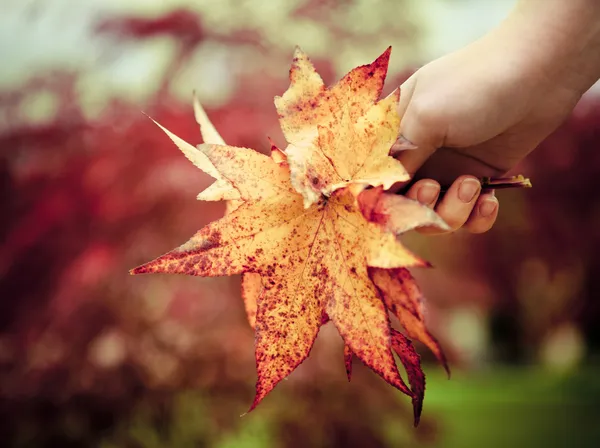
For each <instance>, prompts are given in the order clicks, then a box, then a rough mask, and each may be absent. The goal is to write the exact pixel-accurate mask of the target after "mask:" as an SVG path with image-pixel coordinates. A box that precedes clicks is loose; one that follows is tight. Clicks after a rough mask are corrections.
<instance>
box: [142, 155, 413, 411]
mask: <svg viewBox="0 0 600 448" xmlns="http://www.w3.org/2000/svg"><path fill="white" fill-rule="evenodd" d="M199 148H200V149H201V150H202V151H203V152H204V153H205V154H206V155H207V156H208V157H209V159H210V160H211V162H212V163H213V164H214V166H216V167H217V169H219V171H220V172H221V174H222V175H223V176H224V177H225V178H226V179H227V180H229V181H230V182H232V184H233V185H234V186H235V187H236V189H237V190H238V191H239V192H240V195H241V197H242V199H244V200H246V202H244V203H243V204H242V205H241V206H240V207H239V208H238V209H236V210H235V211H233V212H232V213H230V214H228V215H226V216H225V217H223V218H222V219H220V220H219V221H216V222H213V223H211V224H209V225H208V226H206V227H205V228H203V229H202V230H200V231H199V232H198V233H197V234H196V235H195V236H194V237H193V238H192V239H191V240H190V241H189V242H188V243H186V244H184V245H183V246H181V247H179V248H178V249H175V250H174V251H171V252H170V253H168V254H166V255H163V256H162V257H159V258H158V259H156V260H154V261H152V262H150V263H147V264H145V265H143V266H141V267H139V268H136V269H135V270H134V273H148V272H167V273H183V274H190V275H202V276H221V275H233V274H239V273H246V272H252V273H257V274H260V275H261V277H262V284H263V287H264V289H265V290H264V292H263V293H262V294H261V295H260V296H259V297H258V300H257V313H256V357H257V368H258V382H257V395H256V399H255V403H254V405H256V404H257V403H258V402H259V401H260V400H261V399H262V398H263V397H264V396H265V395H266V394H267V393H268V392H269V391H270V390H271V389H272V388H273V387H274V386H275V385H276V384H277V383H278V382H279V381H281V379H283V378H284V377H285V376H287V375H288V374H289V373H291V372H292V371H293V370H294V369H295V368H296V367H297V366H298V365H299V364H300V363H301V362H302V361H303V360H304V359H305V358H306V356H308V353H309V351H310V348H311V347H312V344H313V342H314V339H315V337H316V335H317V332H318V329H319V327H320V325H321V323H322V318H323V313H324V312H326V313H327V315H328V316H329V318H330V319H331V320H332V321H333V323H334V324H335V326H336V327H337V328H338V330H339V332H340V334H341V335H342V337H343V338H344V340H345V342H346V344H348V346H349V347H350V348H351V349H352V351H353V352H354V353H355V354H356V355H357V356H358V357H359V358H360V359H361V360H362V361H363V362H364V363H365V364H366V365H368V366H369V367H371V368H372V369H373V370H375V371H376V372H377V373H379V374H380V375H381V376H382V377H383V378H384V379H385V380H386V381H388V382H389V383H390V384H392V385H394V386H395V387H397V388H398V389H400V390H402V391H403V392H405V393H407V394H411V393H410V390H408V388H407V387H406V386H405V385H404V383H403V382H402V380H401V378H400V375H399V374H398V371H397V368H396V365H395V363H394V359H393V356H392V354H391V350H390V333H389V332H390V328H389V320H388V317H387V313H386V311H385V307H384V304H383V302H382V301H381V298H380V297H379V294H378V293H377V290H376V288H375V286H374V285H373V283H372V282H371V280H370V278H369V276H368V272H367V263H368V264H370V265H375V266H379V265H383V266H385V267H387V266H391V267H399V266H406V265H410V266H420V265H422V261H421V260H419V259H418V258H416V257H415V256H414V255H412V254H411V253H410V252H408V251H407V250H406V249H405V248H404V247H403V246H402V245H400V244H399V243H398V242H397V240H396V238H395V237H394V236H393V235H392V234H391V233H388V232H385V231H383V230H382V229H381V228H380V227H379V226H378V225H376V224H373V223H369V222H368V221H367V220H365V219H364V217H363V216H362V213H361V212H360V210H359V209H358V206H357V204H356V201H355V198H354V196H353V195H352V194H350V193H349V192H347V191H345V190H339V191H337V192H336V193H335V194H334V195H333V196H332V197H331V198H329V199H328V200H324V201H321V202H320V203H319V204H314V205H313V206H311V207H310V208H309V209H304V207H303V201H302V197H301V196H300V195H299V194H298V193H296V192H295V191H294V190H293V189H292V188H291V184H290V182H289V169H288V167H287V164H286V163H279V164H278V163H276V162H274V161H273V160H272V159H271V158H270V157H267V156H264V155H262V154H260V153H258V152H255V151H253V150H250V149H246V148H230V147H227V146H221V145H200V147H199ZM242 166H243V167H244V168H245V169H240V168H241V167H242ZM254 173H261V174H262V175H261V176H256V175H255V174H254ZM254 405H253V406H254Z"/></svg>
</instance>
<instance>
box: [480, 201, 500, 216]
mask: <svg viewBox="0 0 600 448" xmlns="http://www.w3.org/2000/svg"><path fill="white" fill-rule="evenodd" d="M497 208H498V199H496V198H495V197H490V198H486V200H485V201H483V202H482V203H481V205H480V206H479V214H480V215H481V216H483V217H484V218H487V217H488V216H492V214H493V213H494V212H495V211H496V209H497Z"/></svg>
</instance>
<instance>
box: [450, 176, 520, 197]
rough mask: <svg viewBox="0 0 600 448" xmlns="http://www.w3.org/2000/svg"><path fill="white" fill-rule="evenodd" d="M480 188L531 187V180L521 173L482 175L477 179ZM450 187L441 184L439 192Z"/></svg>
mask: <svg viewBox="0 0 600 448" xmlns="http://www.w3.org/2000/svg"><path fill="white" fill-rule="evenodd" d="M479 182H481V188H482V189H484V190H502V189H505V188H531V180H530V179H529V178H526V177H525V176H523V175H522V174H519V175H517V176H512V177H495V178H494V177H482V178H481V179H479ZM449 188H450V186H449V185H443V186H442V188H441V192H442V193H445V192H446V191H448V189H449Z"/></svg>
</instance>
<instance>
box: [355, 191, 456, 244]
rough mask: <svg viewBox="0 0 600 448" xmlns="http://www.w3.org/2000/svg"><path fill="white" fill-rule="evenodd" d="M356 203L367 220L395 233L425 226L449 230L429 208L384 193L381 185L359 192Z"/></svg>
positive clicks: (402, 197) (401, 197)
mask: <svg viewBox="0 0 600 448" xmlns="http://www.w3.org/2000/svg"><path fill="white" fill-rule="evenodd" d="M358 203H359V205H360V209H361V211H362V214H363V216H364V217H365V218H366V219H367V220H368V221H371V222H375V223H377V224H379V225H381V226H383V227H384V228H385V229H386V230H388V231H390V232H392V233H394V234H396V235H401V234H402V233H405V232H408V231H409V230H413V229H416V228H419V227H425V226H435V227H438V228H440V229H442V230H450V227H449V226H448V224H446V223H445V222H444V220H443V219H442V218H441V217H440V216H439V215H438V214H437V213H436V212H434V211H433V210H432V209H431V208H429V207H427V206H426V205H423V204H421V203H420V202H418V201H414V200H412V199H408V198H406V197H404V196H400V195H397V194H392V193H385V192H384V190H383V188H381V187H378V188H371V189H369V190H365V191H363V192H361V193H360V194H359V196H358Z"/></svg>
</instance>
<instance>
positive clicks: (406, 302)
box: [369, 268, 450, 375]
mask: <svg viewBox="0 0 600 448" xmlns="http://www.w3.org/2000/svg"><path fill="white" fill-rule="evenodd" d="M369 273H370V275H371V278H372V279H373V283H375V285H377V288H378V289H379V291H380V293H381V296H382V297H383V300H384V302H385V305H386V307H387V308H388V309H389V310H390V311H391V312H392V313H393V314H394V315H395V316H396V317H397V318H398V320H400V324H401V325H402V327H403V328H404V330H405V331H406V334H407V335H408V336H409V337H410V338H412V339H416V340H417V341H419V342H422V343H423V344H425V345H426V346H427V347H428V348H429V350H431V351H432V352H433V354H434V355H435V356H436V358H437V359H438V360H439V361H440V363H442V365H443V366H444V369H446V372H447V373H448V375H450V368H449V367H448V363H447V361H446V356H445V355H444V352H443V351H442V349H441V347H440V344H439V343H438V341H437V340H436V339H435V338H434V337H433V336H432V335H431V333H429V331H428V330H427V327H426V326H425V318H424V315H423V302H424V298H423V295H422V294H421V291H420V289H419V287H418V285H417V283H416V281H415V279H414V278H413V276H412V275H410V272H409V271H408V269H403V268H400V269H370V270H369Z"/></svg>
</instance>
